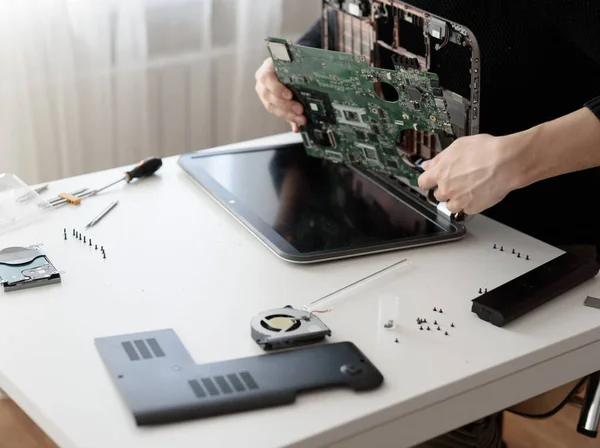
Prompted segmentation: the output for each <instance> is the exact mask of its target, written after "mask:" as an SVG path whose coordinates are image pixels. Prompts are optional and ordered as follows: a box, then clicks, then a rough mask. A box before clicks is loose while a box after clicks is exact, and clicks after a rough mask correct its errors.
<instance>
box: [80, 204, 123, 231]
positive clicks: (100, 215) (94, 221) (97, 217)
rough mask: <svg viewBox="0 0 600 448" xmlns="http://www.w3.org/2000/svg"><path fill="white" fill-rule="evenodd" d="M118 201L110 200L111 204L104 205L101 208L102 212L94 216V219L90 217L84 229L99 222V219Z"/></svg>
mask: <svg viewBox="0 0 600 448" xmlns="http://www.w3.org/2000/svg"><path fill="white" fill-rule="evenodd" d="M118 203H119V201H114V202H111V204H110V205H109V206H108V207H106V208H105V209H104V210H102V213H100V214H99V215H98V216H96V217H95V218H94V219H92V220H91V221H90V222H88V223H87V225H86V226H85V228H86V229H89V228H90V227H93V226H95V225H96V224H98V223H99V222H100V220H101V219H102V218H104V217H105V216H106V215H108V213H109V212H110V211H111V210H112V209H113V208H115V206H116V205H117V204H118Z"/></svg>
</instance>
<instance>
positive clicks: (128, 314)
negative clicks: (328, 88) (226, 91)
mask: <svg viewBox="0 0 600 448" xmlns="http://www.w3.org/2000/svg"><path fill="white" fill-rule="evenodd" d="M290 139H294V140H295V139H297V136H294V135H287V134H286V135H284V136H278V137H273V138H271V139H267V141H269V142H275V141H284V140H290ZM253 143H254V144H258V143H259V142H253ZM164 162H165V163H164V166H163V168H162V169H161V170H160V172H159V174H158V175H157V176H156V177H155V178H151V179H147V180H145V181H144V182H140V183H139V184H137V185H120V186H117V187H114V188H112V189H110V190H107V191H106V192H105V193H103V194H102V195H100V196H97V197H95V198H93V199H89V200H86V201H84V202H83V204H82V205H81V206H80V207H64V208H62V209H61V210H56V211H53V212H52V216H51V217H50V218H49V220H48V221H46V222H44V223H40V224H39V225H34V226H31V227H28V228H25V229H22V230H20V231H17V232H15V233H11V234H9V235H5V236H3V237H2V238H0V247H5V246H8V245H30V244H34V243H43V244H44V246H43V247H44V249H45V250H46V252H47V254H48V256H49V257H50V259H51V260H52V261H53V262H54V263H55V264H56V265H57V267H58V268H59V269H61V270H64V271H65V274H64V276H63V282H62V284H60V285H52V286H48V287H44V288H37V289H31V290H24V291H19V292H13V293H8V294H4V293H0V388H2V389H3V390H4V391H5V392H6V393H7V394H8V395H9V396H10V397H11V398H12V399H14V400H15V401H16V402H17V404H18V405H19V406H21V407H22V408H23V409H24V410H25V412H27V413H28V414H29V415H30V416H31V417H32V418H33V420H35V421H36V422H37V423H38V424H39V425H40V426H41V427H42V429H43V430H44V431H46V432H47V433H48V434H49V436H50V437H52V438H53V439H54V440H55V441H56V442H57V443H58V444H59V445H60V446H61V447H64V448H71V447H78V448H96V447H97V448H107V447H127V448H136V447H152V448H154V447H156V448H165V447H177V448H183V447H197V446H207V447H211V448H217V447H234V446H240V447H242V446H243V447H261V448H270V447H281V446H286V447H287V446H294V447H314V446H325V445H330V446H334V447H336V448H338V447H339V448H341V447H344V448H346V447H357V448H358V447H361V448H364V447H365V446H377V447H387V446H389V447H395V448H401V447H408V446H411V445H413V444H415V443H417V442H420V441H423V440H427V439H430V438H432V437H434V436H436V435H439V434H441V433H443V432H446V431H448V430H451V429H453V428H456V427H458V426H461V425H463V424H466V423H468V422H470V421H473V420H475V419H477V418H479V417H482V416H484V415H486V414H490V413H493V412H495V411H498V410H501V409H503V408H505V407H508V406H510V405H513V404H516V403H517V402H519V401H522V400H524V399H527V398H529V397H531V396H534V395H537V394H539V393H542V392H545V391H547V390H549V389H551V388H553V387H556V386H559V385H561V384H565V383H567V382H569V381H571V380H574V379H576V378H578V377H582V376H584V375H586V374H588V373H591V372H593V371H596V370H600V357H599V356H598V353H600V311H599V310H594V309H590V308H587V307H584V306H583V300H584V298H585V296H586V295H588V294H600V282H598V280H597V279H595V280H593V281H591V282H589V283H587V284H586V285H583V286H581V287H579V288H577V289H576V290H573V291H572V292H570V293H568V294H566V295H564V296H563V297H561V298H559V299H557V300H554V301H553V302H551V303H550V304H548V305H546V306H544V307H542V308H540V309H539V310H537V311H536V312H533V313H531V314H529V315H527V316H525V317H523V318H521V319H519V320H518V321H516V322H514V324H512V325H510V327H507V328H503V329H499V328H496V327H493V326H492V325H490V324H488V323H486V322H483V321H481V320H479V319H478V318H477V317H476V316H475V315H474V314H472V313H471V311H470V306H471V303H470V301H471V299H473V298H474V297H476V296H477V291H478V288H480V287H483V288H485V287H487V288H490V289H491V288H493V287H495V286H497V285H499V284H501V283H503V282H505V281H507V280H509V279H511V278H513V277H515V276H517V275H519V274H521V273H523V272H525V271H527V270H529V269H532V268H533V267H535V266H537V265H538V264H541V263H542V262H545V261H547V260H550V259H551V258H553V257H555V256H557V255H559V254H560V253H561V252H560V251H558V250H557V249H555V248H552V247H549V246H547V245H545V244H542V243H540V242H538V241H535V240H533V239H531V238H529V237H527V236H525V235H522V234H520V233H517V232H515V231H513V230H511V229H509V228H506V227H504V226H502V225H499V224H497V223H495V222H492V221H490V220H488V219H486V218H483V217H477V218H476V219H474V220H473V221H472V222H470V223H469V226H468V228H469V235H468V236H467V237H466V238H465V239H464V240H463V241H461V242H458V243H450V244H446V245H441V246H436V247H429V248H424V249H418V250H409V251H406V252H400V253H392V254H383V255H378V256H374V257H368V258H358V259H351V260H346V261H340V262H336V263H331V264H323V265H313V266H300V265H293V264H288V263H285V262H283V261H281V260H279V259H278V258H276V257H275V256H274V255H273V254H272V253H271V252H269V251H268V250H267V249H266V248H265V247H264V246H263V245H262V244H261V243H260V242H258V241H257V240H256V239H255V238H254V237H253V236H251V235H250V234H249V233H248V232H247V231H246V230H244V229H243V228H242V227H241V226H240V225H239V224H238V223H237V222H236V221H234V220H233V219H232V218H231V217H230V216H229V215H228V214H227V213H226V212H225V211H224V210H222V209H221V208H220V207H219V206H218V205H216V203H215V202H214V201H213V200H212V199H210V198H209V197H208V196H206V195H205V194H204V193H203V192H202V191H201V190H200V189H199V188H197V187H196V186H195V185H194V184H193V183H192V182H191V181H190V179H188V178H187V177H186V175H185V174H184V173H183V172H182V171H181V170H180V169H179V168H178V167H177V165H176V159H175V158H171V159H167V160H165V161H164ZM122 171H123V170H122V169H118V170H114V171H110V172H103V173H96V174H93V175H88V176H82V177H80V178H76V179H68V180H64V181H61V182H56V183H53V184H52V185H51V188H52V189H53V192H58V191H65V190H66V191H70V190H72V189H75V188H77V187H90V188H93V187H95V186H98V185H102V184H103V183H104V182H105V181H110V180H112V179H114V178H117V177H119V176H120V173H121V172H122ZM115 198H118V199H119V200H120V204H119V205H118V207H117V208H116V209H115V210H114V211H113V212H112V213H111V214H110V215H109V216H108V217H107V218H106V219H105V220H104V221H102V222H101V223H100V224H99V225H98V226H97V227H95V228H93V229H91V230H90V231H89V232H87V233H86V235H87V237H88V238H90V237H91V238H92V240H93V243H94V244H96V243H98V244H99V245H103V246H104V247H105V249H106V254H107V259H106V260H103V259H102V258H101V256H100V254H99V253H98V252H96V251H94V250H93V248H89V246H84V245H83V243H80V242H78V241H77V242H76V241H74V240H73V238H72V237H71V236H70V234H71V229H72V228H73V227H76V228H78V229H82V228H83V225H84V224H85V223H86V222H87V220H89V219H90V218H91V217H93V216H94V215H95V214H96V213H97V212H98V211H100V210H101V209H103V208H104V207H105V206H106V205H107V204H108V203H109V202H110V201H112V200H113V199H115ZM64 227H66V228H67V231H68V233H69V240H68V241H64V240H63V228H64ZM494 243H497V244H498V245H503V246H504V248H505V249H507V250H506V251H504V252H499V251H498V250H494V249H492V246H493V244H494ZM513 247H514V248H516V249H517V250H518V251H520V252H521V253H522V254H529V255H530V258H531V260H530V261H526V260H525V259H524V258H517V257H516V256H515V255H512V254H511V249H512V248H513ZM406 256H407V257H409V258H410V265H409V266H407V267H406V268H401V269H399V270H398V271H397V272H396V273H395V274H393V275H387V276H384V277H382V278H380V279H379V280H376V281H373V282H371V283H368V284H367V285H366V286H365V287H364V288H359V289H358V290H356V291H353V292H351V293H349V294H348V295H347V296H346V297H345V298H344V299H343V300H340V301H338V302H336V303H335V304H334V306H335V310H334V311H333V312H331V313H329V314H327V315H323V316H322V318H323V320H324V321H325V322H326V323H327V325H328V326H329V327H330V328H331V329H332V331H333V335H332V338H331V341H332V342H333V341H343V340H351V341H353V342H354V343H356V344H357V346H358V347H359V348H360V349H361V350H363V351H364V352H365V354H366V355H367V356H368V357H369V358H370V359H371V360H372V361H373V362H374V363H375V365H376V366H378V368H379V369H380V370H381V372H382V373H383V375H384V376H385V383H384V386H383V387H382V388H381V389H379V390H377V391H375V392H371V393H366V394H359V395H357V394H355V393H353V392H350V391H346V390H339V391H332V392H322V393H315V394H310V395H307V396H302V397H300V398H299V400H298V402H297V403H296V404H294V405H291V406H287V407H280V408H274V409H269V410H264V411H256V412H249V413H245V414H238V415H231V416H225V417H219V418H213V419H208V420H197V421H192V422H187V423H183V424H175V425H170V426H164V427H157V428H137V427H136V426H135V424H134V421H133V418H132V416H131V415H130V413H129V411H128V410H127V408H126V407H125V405H124V403H123V401H122V400H121V397H120V395H119V394H118V392H117V390H116V388H115V387H114V385H113V383H112V380H111V378H110V377H109V375H108V374H107V370H106V369H105V367H104V365H103V363H102V361H101V359H100V357H99V355H98V353H97V351H96V349H95V346H94V338H96V337H101V336H111V335H117V334H123V333H132V332H139V331H147V330H154V329H161V328H173V329H174V330H175V331H176V332H177V334H178V335H179V337H180V338H181V339H182V341H183V342H184V344H185V345H186V347H187V348H188V349H189V351H190V352H191V353H192V355H193V356H194V358H195V360H196V362H198V363H200V362H210V361H217V360H223V359H227V358H233V357H240V356H248V355H253V354H260V353H261V350H260V349H259V348H258V346H257V345H256V344H255V343H254V342H253V341H252V340H251V338H250V329H249V321H250V319H251V317H252V316H253V315H254V314H256V313H258V312H260V311H263V310H265V309H269V308H276V307H280V306H283V305H286V304H292V305H295V306H301V305H303V304H306V303H308V302H309V301H311V300H313V299H315V298H318V297H321V296H323V295H325V294H327V293H329V292H331V291H333V290H336V289H338V288H340V287H342V286H344V285H346V284H349V283H351V282H353V281H355V280H356V279H358V278H361V277H363V276H365V275H367V274H370V273H372V272H374V271H377V270H379V269H381V268H383V267H385V266H388V265H390V264H392V263H394V262H395V261H396V260H398V259H399V258H401V257H406ZM386 291H388V292H389V291H394V292H396V293H398V294H399V296H400V298H401V302H402V317H401V322H400V325H399V327H398V329H397V330H396V332H395V333H390V332H387V331H386V330H380V329H379V328H377V326H376V321H377V308H378V302H377V298H378V296H379V295H380V294H381V293H384V292H386ZM433 307H442V308H443V309H444V314H443V315H439V314H434V313H433V312H432V308H433ZM417 317H426V318H428V319H429V320H430V321H431V320H433V319H437V320H438V321H440V322H442V323H443V325H448V324H449V323H450V322H453V323H454V324H455V328H454V329H452V331H451V334H450V336H447V337H444V336H443V335H442V334H440V333H439V332H437V331H431V332H427V331H419V329H418V326H417V324H416V318H417ZM223 322H226V325H224V324H223ZM395 338H398V340H399V343H397V344H396V343H394V339H395ZM541 373H543V376H542V375H541ZM573 430H575V428H573Z"/></svg>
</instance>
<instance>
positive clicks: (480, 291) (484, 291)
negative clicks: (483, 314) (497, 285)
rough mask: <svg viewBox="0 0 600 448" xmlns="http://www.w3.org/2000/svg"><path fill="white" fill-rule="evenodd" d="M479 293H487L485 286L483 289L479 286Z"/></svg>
mask: <svg viewBox="0 0 600 448" xmlns="http://www.w3.org/2000/svg"><path fill="white" fill-rule="evenodd" d="M479 294H487V288H485V289H484V290H483V291H482V290H481V288H479Z"/></svg>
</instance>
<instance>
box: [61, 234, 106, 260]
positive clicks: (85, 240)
mask: <svg viewBox="0 0 600 448" xmlns="http://www.w3.org/2000/svg"><path fill="white" fill-rule="evenodd" d="M63 235H64V239H65V241H66V240H67V229H66V228H65V229H64V230H63ZM72 236H73V237H74V238H75V239H76V240H79V241H81V242H82V243H83V244H88V245H89V247H92V246H94V250H98V245H97V244H92V239H91V238H87V237H86V236H85V235H83V234H82V233H80V232H78V231H77V230H75V229H73V233H72ZM100 252H101V253H102V258H104V259H106V252H105V250H104V246H100Z"/></svg>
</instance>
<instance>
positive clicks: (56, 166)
mask: <svg viewBox="0 0 600 448" xmlns="http://www.w3.org/2000/svg"><path fill="white" fill-rule="evenodd" d="M320 3H321V1H320V0H0V172H10V173H15V174H17V175H18V176H19V177H21V178H22V179H23V180H24V181H25V182H27V183H30V184H32V183H38V182H46V181H51V180H53V179H58V178H62V177H68V176H73V175H78V174H82V173H87V172H91V171H96V170H100V169H105V168H110V167H114V166H121V165H128V164H132V163H135V162H137V161H138V160H139V159H141V158H144V157H147V156H150V155H156V156H161V157H165V156H169V155H176V154H180V153H184V152H189V151H195V150H199V149H204V148H208V147H213V146H217V145H221V144H227V143H231V142H236V141H241V140H246V139H250V138H255V137H260V136H263V135H269V134H273V133H277V132H285V131H287V130H288V129H289V128H288V127H287V125H286V124H285V123H282V122H281V121H280V120H278V119H275V118H273V117H271V116H269V115H268V114H267V113H266V112H264V111H263V109H262V105H261V104H260V102H259V101H258V99H257V98H256V94H255V92H254V76H253V75H254V72H255V70H256V69H257V68H258V66H259V65H260V63H261V62H262V60H264V58H265V57H266V56H267V52H266V49H265V46H264V37H266V36H277V37H285V38H291V39H295V38H296V37H297V36H298V35H299V34H300V33H302V32H303V30H305V29H306V28H308V26H309V25H310V24H311V23H312V22H313V21H314V20H315V19H316V18H317V17H318V14H319V8H320Z"/></svg>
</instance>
